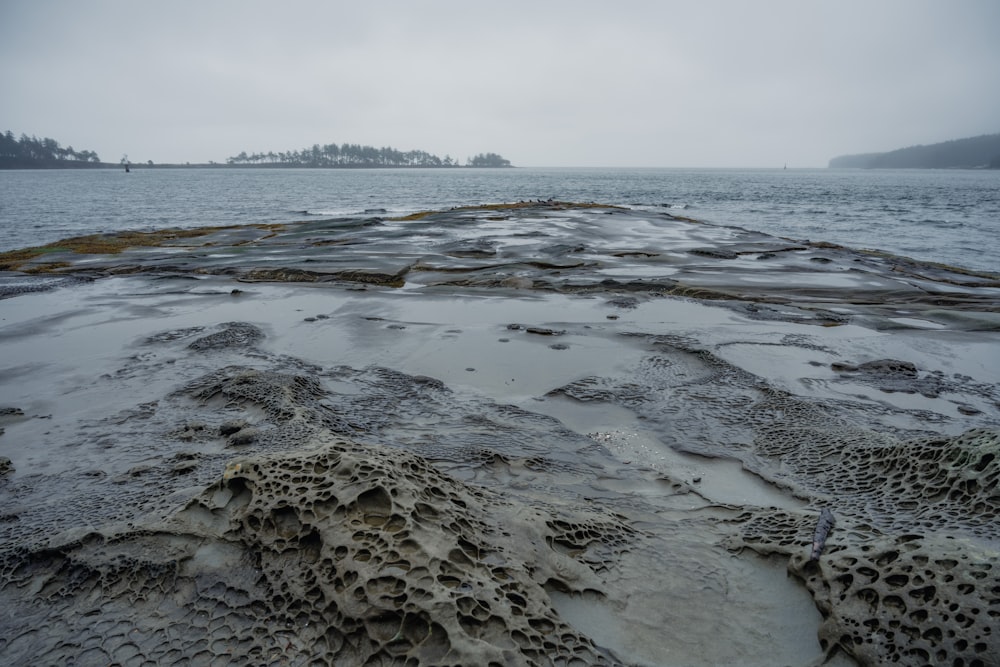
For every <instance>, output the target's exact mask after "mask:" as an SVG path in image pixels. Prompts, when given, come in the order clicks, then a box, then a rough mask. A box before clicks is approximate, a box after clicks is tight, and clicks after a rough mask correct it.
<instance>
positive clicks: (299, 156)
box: [0, 130, 512, 169]
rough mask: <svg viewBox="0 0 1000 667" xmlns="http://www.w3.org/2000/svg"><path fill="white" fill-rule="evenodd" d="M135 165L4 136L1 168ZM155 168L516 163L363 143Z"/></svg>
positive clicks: (495, 156) (35, 139) (46, 142)
mask: <svg viewBox="0 0 1000 667" xmlns="http://www.w3.org/2000/svg"><path fill="white" fill-rule="evenodd" d="M125 165H129V166H135V163H133V162H131V161H130V160H129V159H128V156H124V157H122V159H121V160H120V161H119V162H117V163H109V162H101V159H100V157H98V155H97V153H95V152H94V151H91V150H84V151H77V150H74V149H73V147H72V146H67V147H65V148H64V147H63V146H61V145H60V144H59V142H58V141H56V140H55V139H50V138H48V137H45V138H43V139H39V138H38V137H35V136H30V137H29V136H28V135H26V134H22V135H21V137H20V138H19V139H18V138H15V136H14V133H13V132H11V131H10V130H7V132H6V133H4V134H0V169H77V168H98V169H102V168H103V169H109V168H112V167H114V168H120V167H122V166H125ZM142 166H143V167H145V168H149V167H162V168H169V167H220V168H225V167H315V168H332V169H337V168H347V169H351V168H353V169H365V168H379V167H510V166H512V165H511V163H510V160H507V159H506V158H504V157H503V156H501V155H498V154H496V153H480V154H478V155H476V156H475V157H470V158H468V159H467V160H466V162H465V164H464V165H463V164H462V163H461V162H460V161H458V160H453V159H452V158H451V156H449V155H445V156H444V158H443V159H442V158H440V157H438V156H437V155H433V154H431V153H428V152H426V151H421V150H412V151H399V150H396V149H395V148H391V147H384V148H375V147H374V146H361V145H359V144H341V145H339V146H338V145H337V144H327V145H325V146H320V145H319V144H314V145H313V146H312V147H311V148H303V149H302V150H292V151H286V152H279V153H275V152H273V151H271V152H267V153H251V154H249V155H248V154H247V153H246V152H245V151H244V152H242V153H240V154H239V155H236V156H233V157H231V158H228V159H227V160H226V162H225V164H220V163H218V162H209V163H207V164H191V163H190V162H186V163H183V164H154V163H153V161H152V160H148V161H146V162H144V163H142Z"/></svg>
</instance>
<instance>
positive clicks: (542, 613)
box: [0, 202, 1000, 665]
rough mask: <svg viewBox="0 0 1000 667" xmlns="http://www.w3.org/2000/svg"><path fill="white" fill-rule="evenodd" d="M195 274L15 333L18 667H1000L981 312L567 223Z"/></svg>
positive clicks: (7, 395)
mask: <svg viewBox="0 0 1000 667" xmlns="http://www.w3.org/2000/svg"><path fill="white" fill-rule="evenodd" d="M265 231H266V233H265ZM227 239H228V240H229V241H230V242H231V243H230V244H229V245H227ZM237 243H238V244H239V245H238V246H237ZM198 244H199V245H195V244H193V242H190V241H184V240H177V241H174V242H172V243H171V245H170V246H169V248H149V247H146V248H140V249H136V250H135V251H134V252H133V251H125V252H123V253H121V254H119V255H115V256H113V257H111V256H109V257H106V258H101V257H90V258H88V260H87V261H86V262H85V263H83V264H80V265H77V266H76V267H75V268H66V267H60V268H59V269H58V270H59V271H66V272H67V276H66V277H73V276H76V275H78V272H80V273H79V274H80V275H85V276H88V277H93V276H102V277H103V278H104V280H97V281H93V280H87V281H86V282H82V281H74V282H73V283H72V285H70V286H66V285H64V286H63V287H60V288H59V289H54V290H49V291H46V292H39V293H37V294H35V293H32V294H28V293H22V294H21V295H20V296H16V298H15V297H11V298H10V299H9V300H7V301H5V302H4V303H5V305H10V308H9V309H8V310H7V311H6V312H7V313H8V315H7V317H8V319H6V320H5V321H4V322H3V323H2V325H0V344H3V345H5V347H6V349H7V352H8V355H7V356H6V357H5V359H6V361H5V362H3V364H4V365H3V368H2V369H0V370H2V375H0V377H2V378H3V380H2V381H0V392H2V394H0V405H10V406H13V405H17V406H18V407H17V408H10V409H7V408H4V409H0V427H2V428H3V429H4V431H3V432H0V456H2V457H3V458H0V507H2V508H3V509H2V510H0V608H2V609H4V614H3V616H2V619H0V659H2V660H3V661H4V662H7V663H10V664H71V663H74V661H75V664H123V665H126V664H137V665H138V664H144V663H145V664H165V665H173V664H177V665H180V664H219V663H240V662H242V663H253V664H276V665H277V664H291V665H312V664H328V665H340V664H372V665H374V664H381V665H390V664H399V665H404V664H406V665H417V664H420V665H468V664H482V665H494V664H495V665H501V664H538V665H548V664H559V665H592V664H643V665H646V664H663V665H668V664H670V665H674V664H685V665H693V664H705V665H721V664H741V665H771V664H803V665H804V664H813V663H816V662H822V661H824V660H826V661H828V664H835V665H849V664H864V665H879V664H909V665H922V664H965V665H993V664H997V659H996V656H998V655H1000V633H998V632H997V631H996V630H995V628H996V627H997V626H998V624H1000V617H998V614H1000V569H998V566H997V562H998V554H1000V541H998V537H997V531H996V526H997V522H998V519H1000V489H998V483H1000V461H998V459H1000V390H998V387H997V384H996V381H995V378H996V377H997V372H998V371H1000V368H998V366H1000V362H998V360H997V359H996V356H995V350H996V349H997V348H996V344H997V342H998V340H997V335H998V334H997V323H998V322H1000V319H998V315H997V310H998V289H997V286H996V284H995V282H996V281H995V278H990V277H988V276H983V275H972V274H968V273H964V272H960V271H953V270H949V269H947V268H945V267H937V266H923V265H918V264H916V263H913V262H910V261H908V260H903V259H900V258H891V257H885V256H878V255H874V254H861V253H854V252H852V251H850V250H848V249H844V248H839V247H829V246H824V245H820V244H815V245H814V244H808V243H804V242H803V243H800V242H794V241H785V240H782V239H774V238H771V237H766V236H764V235H760V234H754V233H751V232H746V231H744V230H739V229H734V228H717V227H711V226H708V225H700V224H698V223H695V222H692V221H685V220H680V219H674V218H671V216H669V215H666V214H663V215H659V214H650V213H648V212H646V213H640V212H633V211H627V210H623V209H604V208H593V209H590V208H586V207H570V206H566V207H563V206H561V205H559V203H558V202H555V203H552V202H546V203H545V204H544V205H538V206H534V207H532V206H520V207H516V208H511V209H484V210H479V211H477V210H462V211H450V212H442V213H437V214H429V215H426V216H423V217H419V218H415V219H413V220H409V221H393V220H386V219H379V218H365V219H363V220H357V221H350V220H338V221H311V222H308V223H303V224H302V225H300V226H297V227H293V226H286V227H284V228H282V229H276V230H260V229H247V230H223V231H220V232H217V233H215V234H213V235H209V236H207V237H199V239H198ZM236 247H239V248H241V250H240V251H234V250H233V248H236ZM708 251H711V252H708ZM765 255H768V259H767V260H766V261H758V258H759V257H763V256H765ZM818 257H822V258H823V259H826V260H829V261H823V262H816V261H813V260H814V259H816V258H818ZM265 258H266V266H264V264H265ZM70 259H74V258H73V257H70ZM77 259H78V258H77ZM59 261H60V262H62V261H66V258H59ZM125 266H127V267H129V275H127V276H123V275H121V273H122V267H125ZM845 267H847V268H845ZM53 270H56V269H53ZM304 272H308V273H304ZM114 274H118V277H115V275H114ZM192 276H194V277H196V278H197V279H196V280H191V277H192ZM317 276H319V279H317ZM372 276H376V277H375V278H372ZM379 276H381V277H379ZM233 280H243V281H247V282H244V283H243V284H242V285H241V287H240V292H239V294H238V295H234V294H233V291H234V288H233V286H232V284H233V283H232V281H233ZM297 280H301V282H302V285H298V286H295V285H291V284H289V282H288V281H297ZM256 281H274V282H273V283H270V282H256ZM400 284H402V285H405V289H397V288H396V287H395V286H396V285H400ZM359 287H362V288H363V291H359V290H358V288H359ZM65 290H76V291H74V292H72V293H68V292H65ZM63 294H66V296H65V297H64V296H63ZM612 316H613V319H612ZM511 322H516V324H511ZM52 341H56V342H57V344H53V342H52ZM823 510H826V511H828V512H830V513H831V514H832V517H834V518H835V521H832V522H829V524H830V528H829V529H828V530H827V531H826V534H825V536H824V544H823V545H822V548H821V549H819V550H818V551H817V550H816V549H815V546H814V540H815V535H816V534H817V533H816V529H817V525H818V523H822V521H821V516H822V515H821V511H823ZM814 554H815V555H816V557H815V558H813V557H812V556H813V555H814ZM786 571H787V572H788V573H791V574H792V575H793V577H792V578H788V577H787V576H786ZM720 638H724V640H720Z"/></svg>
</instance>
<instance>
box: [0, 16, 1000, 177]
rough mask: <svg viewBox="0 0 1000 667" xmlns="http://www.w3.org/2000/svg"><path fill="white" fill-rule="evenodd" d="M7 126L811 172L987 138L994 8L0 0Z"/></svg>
mask: <svg viewBox="0 0 1000 667" xmlns="http://www.w3.org/2000/svg"><path fill="white" fill-rule="evenodd" d="M8 129H9V130H12V131H13V132H14V133H15V135H18V136H20V135H21V134H22V133H26V134H28V135H32V134H34V135H37V136H38V137H52V138H54V139H56V140H57V141H59V142H60V143H61V144H62V145H63V146H67V145H71V146H73V148H75V149H76V150H84V149H88V150H94V151H96V152H97V153H98V154H99V155H100V156H101V158H102V159H103V160H104V161H109V162H116V161H118V160H119V159H120V158H121V156H122V154H125V153H127V154H128V155H129V158H130V159H131V160H132V161H133V162H145V161H146V160H153V161H154V162H188V161H189V162H207V161H210V160H214V161H218V162H222V161H224V160H225V159H226V158H227V157H230V156H232V155H236V154H238V153H239V152H240V151H247V152H258V151H260V152H267V151H275V152H278V151H285V150H291V149H299V148H303V147H305V146H311V145H312V144H314V143H319V144H327V143H337V144H341V143H345V142H347V143H358V144H370V145H374V146H378V147H381V146H392V147H394V148H397V149H400V150H411V149H421V150H425V151H428V152H430V153H434V154H436V155H438V156H441V157H444V156H445V155H446V154H447V155H450V156H451V157H453V158H458V159H460V160H462V161H463V162H464V161H465V159H466V158H468V157H469V156H472V155H475V154H477V153H481V152H496V153H500V154H501V155H503V156H504V157H506V158H508V159H510V160H511V161H512V162H513V163H514V164H515V165H518V166H594V167H599V166H612V167H614V166H637V167H643V166H650V167H652V166H665V167H753V166H763V167H774V166H780V165H783V164H785V163H787V164H788V166H789V167H822V166H826V163H827V161H828V160H829V159H830V158H831V157H834V156H836V155H841V154H845V153H858V152H870V151H882V150H891V149H894V148H900V147H904V146H910V145H914V144H927V143H935V142H938V141H944V140H948V139H957V138H962V137H968V136H975V135H979V134H987V133H995V132H1000V1H998V0H949V1H944V0H787V1H786V0H756V1H753V2H751V1H749V0H731V1H730V0H697V1H696V0H683V1H679V2H672V1H669V0H646V1H639V0H635V1H632V0H614V2H611V1H610V0H604V1H600V2H596V1H594V2H592V1H589V0H571V1H562V0H552V1H547V0H531V1H528V2H522V1H521V0H504V1H503V2H499V1H496V2H485V1H484V2H475V1H472V0H461V1H447V0H427V1H418V0H408V1H403V0H400V1H394V0H380V1H378V2H361V1H360V0H350V1H345V2H342V1H340V0H325V1H324V0H317V1H315V2H310V1H305V0H302V1H300V0H280V1H279V0H273V1H269V2H258V1H254V0H238V1H235V0H170V1H169V2H154V1H152V0H150V1H144V0H127V1H126V0H121V1H118V0H86V1H83V0H0V131H4V130H8Z"/></svg>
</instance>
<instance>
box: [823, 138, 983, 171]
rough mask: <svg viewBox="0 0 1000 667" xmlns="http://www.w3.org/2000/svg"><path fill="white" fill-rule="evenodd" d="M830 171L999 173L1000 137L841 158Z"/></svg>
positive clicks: (971, 139) (955, 140)
mask: <svg viewBox="0 0 1000 667" xmlns="http://www.w3.org/2000/svg"><path fill="white" fill-rule="evenodd" d="M829 166H830V167H831V168H855V169H858V168H860V169H1000V134H984V135H981V136H978V137H970V138H968V139H954V140H952V141H944V142H941V143H939V144H931V145H929V146H922V145H921V146H910V147H909V148H900V149H898V150H894V151H890V152H888V153H863V154H860V155H841V156H840V157H835V158H833V159H832V160H830V164H829Z"/></svg>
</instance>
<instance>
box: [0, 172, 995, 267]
mask: <svg viewBox="0 0 1000 667" xmlns="http://www.w3.org/2000/svg"><path fill="white" fill-rule="evenodd" d="M549 198H554V199H557V200H563V201H593V202H600V203H607V204H620V205H624V206H629V207H633V208H641V209H658V210H663V209H668V210H669V211H670V212H672V213H675V214H677V215H683V216H686V217H691V218H695V219H697V220H700V221H703V222H709V223H713V224H719V225H729V226H738V227H743V228H746V229H751V230H756V231H761V232H766V233H769V234H775V235H779V236H785V237H789V238H794V239H800V240H803V239H808V240H812V241H828V242H832V243H839V244H842V245H847V246H850V247H853V248H868V249H877V250H883V251H887V252H892V253H895V254H900V255H905V256H908V257H913V258H916V259H922V260H927V261H935V262H942V263H946V264H951V265H954V266H960V267H964V268H968V269H974V270H980V271H989V272H997V271H1000V261H998V260H997V259H996V258H997V255H998V253H1000V234H998V233H997V232H998V228H1000V171H966V170H888V171H886V170H878V171H874V170H872V171H868V170H828V169H805V170H798V169H791V170H777V169H753V170H748V169H738V170H737V169H733V170H729V169H569V168H558V169H557V168H524V169H497V170H494V169H476V170H472V169H450V170H437V169H433V170H401V169H375V170H308V169H142V168H141V166H140V167H137V168H136V169H134V170H133V171H132V173H130V174H125V173H124V172H121V171H117V170H114V171H108V170H99V171H73V170H65V171H63V170H59V171H2V172H0V230H2V234H0V251H2V250H10V249H13V248H19V247H27V246H32V245H40V244H44V243H49V242H52V241H56V240H58V239H61V238H65V237H68V236H76V235H81V234H89V233H95V232H109V231H116V230H122V229H139V230H149V229H158V228H164V227H185V228H186V227H198V226H204V225H231V224H249V223H268V222H291V221H296V220H303V219H308V218H309V217H311V216H359V215H368V216H370V215H395V214H405V213H410V212H413V211H418V210H428V209H443V208H450V207H454V206H464V205H475V204H482V203H497V202H512V201H521V200H526V199H549Z"/></svg>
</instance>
